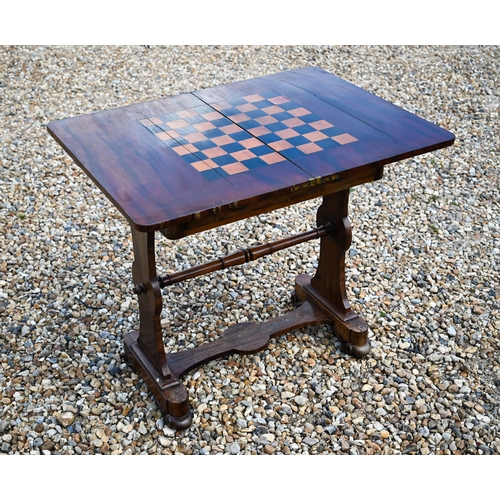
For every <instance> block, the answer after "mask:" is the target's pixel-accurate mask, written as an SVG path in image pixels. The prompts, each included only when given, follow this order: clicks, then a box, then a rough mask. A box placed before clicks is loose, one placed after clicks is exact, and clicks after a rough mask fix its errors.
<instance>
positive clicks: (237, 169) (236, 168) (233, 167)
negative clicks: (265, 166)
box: [222, 162, 248, 175]
mask: <svg viewBox="0 0 500 500" xmlns="http://www.w3.org/2000/svg"><path fill="white" fill-rule="evenodd" d="M222 170H224V171H225V172H227V173H228V174H230V175H234V174H239V173H241V172H246V171H247V170H248V168H247V167H245V165H243V164H242V163H240V162H236V163H230V164H229V165H226V166H224V167H222Z"/></svg>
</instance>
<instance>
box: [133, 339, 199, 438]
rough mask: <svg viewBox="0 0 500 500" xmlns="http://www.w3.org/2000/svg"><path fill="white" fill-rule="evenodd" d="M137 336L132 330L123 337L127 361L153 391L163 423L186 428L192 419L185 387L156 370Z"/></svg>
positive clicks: (180, 428) (173, 378) (181, 428)
mask: <svg viewBox="0 0 500 500" xmlns="http://www.w3.org/2000/svg"><path fill="white" fill-rule="evenodd" d="M138 337H139V332H137V331H133V332H130V333H129V334H128V335H126V336H125V338H124V344H125V356H126V358H127V362H128V363H130V364H131V365H132V366H133V367H134V368H135V370H136V371H137V372H138V373H139V375H140V376H141V378H142V379H143V380H144V382H145V383H146V385H147V386H148V387H149V389H150V390H151V392H152V393H153V396H154V398H155V399H156V402H157V403H158V406H159V407H160V409H161V411H162V413H163V415H164V419H165V423H166V424H167V425H168V426H169V427H171V428H172V429H176V430H183V429H186V428H187V427H189V426H190V425H191V422H192V420H193V415H192V413H191V410H190V408H189V405H188V393H187V391H186V388H185V387H184V385H182V383H181V382H180V381H179V380H178V379H176V378H175V377H172V378H170V379H165V378H164V377H163V376H162V375H161V374H160V373H159V372H158V370H157V369H156V368H155V366H154V365H153V364H152V363H151V362H150V361H149V359H148V357H147V356H146V354H145V353H144V351H143V350H142V349H141V347H140V345H139V344H138V343H137V339H138Z"/></svg>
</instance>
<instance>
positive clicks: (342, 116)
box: [48, 67, 454, 231]
mask: <svg viewBox="0 0 500 500" xmlns="http://www.w3.org/2000/svg"><path fill="white" fill-rule="evenodd" d="M259 92H260V93H264V92H274V93H275V94H277V95H283V96H286V97H287V98H288V99H290V100H291V101H292V102H295V103H298V104H299V105H300V106H301V107H303V108H305V109H307V110H309V111H310V112H311V113H312V114H314V115H316V116H318V117H320V118H321V119H322V120H326V121H328V122H329V123H331V124H333V125H334V126H335V127H337V128H338V129H340V130H341V131H342V132H345V133H348V134H350V135H352V136H353V137H355V138H356V139H357V140H356V141H355V142H352V143H349V144H347V145H344V146H339V147H335V148H329V149H326V150H324V151H320V152H317V153H314V154H309V155H300V156H297V155H295V156H290V154H289V153H290V152H289V151H288V150H281V151H279V152H278V153H279V154H280V155H281V157H282V159H281V161H278V162H277V163H273V164H271V165H268V166H265V167H260V168H255V169H249V170H247V171H245V172H242V173H238V174H236V175H225V176H222V175H215V176H214V178H213V179H211V180H210V181H208V182H207V178H206V176H205V175H204V173H203V172H198V171H197V170H196V169H194V168H193V167H191V165H190V164H189V163H188V162H187V161H186V159H185V157H183V156H180V155H179V154H177V153H176V152H175V151H174V150H173V149H172V148H171V147H169V146H167V145H166V144H165V142H164V141H162V140H160V139H158V137H157V136H156V135H155V133H152V132H151V131H150V130H149V129H148V128H147V127H146V126H145V125H144V124H143V123H142V122H141V120H144V119H148V118H155V117H161V116H163V115H168V114H169V113H174V112H176V113H179V112H183V111H186V110H190V109H193V108H197V107H199V106H207V108H208V109H209V110H212V111H216V109H215V108H214V107H213V106H215V105H216V104H217V103H220V102H221V101H231V100H232V99H237V98H239V97H240V96H242V95H243V96H248V95H253V94H259ZM221 113H222V114H224V110H221ZM299 118H300V117H299ZM239 125H243V124H242V123H241V122H240V123H239ZM241 128H244V127H243V126H242V127H241ZM48 130H49V132H50V133H51V134H52V136H53V137H54V138H55V139H56V141H58V142H59V143H60V144H61V146H62V147H63V148H64V149H65V150H66V151H67V152H68V154H70V156H71V157H72V158H73V159H74V160H75V162H76V163H77V164H78V165H79V166H80V167H81V168H83V169H84V170H85V172H86V173H87V174H88V175H89V176H90V177H91V178H92V179H93V180H94V182H95V183H96V184H97V185H98V186H99V187H100V188H101V189H102V191H103V192H104V193H105V194H106V195H107V196H108V197H109V199H110V200H111V201H112V202H113V203H114V204H115V206H116V207H117V208H118V209H119V210H120V211H121V212H122V213H123V214H124V215H125V217H127V219H128V220H129V221H130V223H131V224H133V225H134V226H135V227H136V228H137V229H139V230H141V231H149V230H157V229H161V228H167V227H172V226H179V225H182V224H187V225H189V224H190V223H191V224H194V225H196V224H198V223H199V221H203V224H208V223H209V222H210V221H211V220H213V219H216V221H217V222H219V221H221V220H227V219H226V218H225V215H226V214H227V213H230V214H231V215H232V218H233V219H234V218H235V216H236V215H237V218H245V217H247V216H248V214H250V213H251V212H252V208H253V207H254V206H255V205H256V204H257V205H258V207H262V206H263V205H262V203H265V208H267V209H270V208H271V209H272V208H273V207H272V206H271V207H270V206H268V204H272V205H276V206H285V205H288V204H291V203H296V202H297V201H302V200H304V199H307V198H309V197H310V195H311V194H313V195H315V196H320V195H322V194H323V193H324V192H325V191H327V190H328V188H330V187H332V185H336V184H339V183H340V182H339V181H342V180H343V179H345V176H346V175H348V176H349V179H350V183H355V180H354V178H355V177H356V176H357V175H359V176H360V179H361V178H362V177H363V176H366V175H369V174H371V175H372V176H373V173H374V170H375V169H376V168H377V167H382V166H383V165H385V164H387V163H391V162H394V161H397V160H401V159H404V158H408V157H411V156H414V155H416V154H421V153H424V152H427V151H431V150H433V149H437V148H439V147H444V146H447V145H450V144H451V143H452V142H453V139H454V137H453V135H452V134H450V133H449V132H447V131H445V130H443V129H441V128H439V127H437V126H435V125H432V124H430V123H429V122H427V121H424V120H422V119H421V118H419V117H417V116H415V115H413V114H411V113H408V112H406V111H404V110H402V109H401V108H399V107H397V106H394V105H392V104H390V103H388V102H387V101H384V100H382V99H380V98H378V97H376V96H374V95H372V94H370V93H368V92H366V91H364V90H362V89H360V88H358V87H356V86H354V85H352V84H350V83H348V82H346V81H344V80H342V79H340V78H337V77H335V76H333V75H331V74H330V73H327V72H326V71H324V70H322V69H319V68H315V67H310V68H303V69H297V70H291V71H285V72H283V73H278V74H276V75H270V76H265V77H261V78H256V79H252V80H247V81H243V82H239V83H233V84H229V85H223V86H220V87H216V88H213V89H206V90H201V91H198V92H194V93H190V94H182V95H177V96H173V97H166V98H164V99H158V100H156V101H150V102H145V103H140V104H132V105H130V106H125V107H121V108H117V109H112V110H109V111H101V112H96V113H92V114H89V115H83V116H78V117H74V118H68V119H64V120H59V121H56V122H52V123H50V124H49V125H48ZM158 131H159V132H161V130H160V129H158ZM295 151H296V149H295ZM288 158H290V159H288ZM330 176H331V178H330ZM318 178H319V179H318ZM312 179H318V181H317V182H318V184H314V185H312V186H309V185H308V183H311V180H312ZM307 191H310V193H309V192H307ZM259 210H260V208H259ZM216 225H218V224H216Z"/></svg>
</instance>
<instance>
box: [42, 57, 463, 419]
mask: <svg viewBox="0 0 500 500" xmlns="http://www.w3.org/2000/svg"><path fill="white" fill-rule="evenodd" d="M48 130H49V132H50V134H51V135H52V136H53V137H54V139H55V140H56V141H57V142H58V143H59V144H60V145H61V146H62V147H63V148H64V149H65V151H66V152H67V153H68V154H69V155H70V156H71V157H72V158H73V160H74V161H75V162H76V163H77V164H78V165H79V166H80V167H81V168H82V169H83V170H84V171H85V172H86V174H87V175H88V176H89V177H90V178H91V179H92V180H93V181H94V182H95V184H96V185H97V186H99V188H100V189H101V190H102V191H103V193H104V194H105V195H106V196H107V197H108V198H109V199H110V200H111V202H112V203H113V204H114V205H115V206H116V207H117V209H118V210H119V211H120V212H121V213H122V214H123V215H124V216H125V217H126V219H127V221H128V223H129V224H130V229H131V232H132V240H133V249H134V263H133V267H132V275H133V279H134V289H133V291H134V293H136V294H137V297H138V303H139V316H140V324H139V329H138V330H137V331H132V332H130V333H128V334H127V335H126V336H125V337H124V344H125V354H126V357H127V359H128V361H129V362H130V363H131V364H132V365H133V366H134V367H135V369H136V370H137V371H138V372H139V374H140V375H141V377H142V378H143V379H144V380H145V382H146V383H147V385H148V387H149V388H150V390H151V392H152V393H153V394H154V396H155V398H156V400H157V402H158V404H159V405H160V407H161V409H162V411H163V413H164V416H165V420H166V422H167V424H168V425H170V426H171V427H173V428H175V429H184V428H186V427H187V426H189V425H190V423H191V421H192V413H191V411H190V408H189V404H188V393H187V391H186V389H185V387H184V385H183V384H182V382H181V380H180V379H181V377H182V376H183V375H184V374H186V373H187V372H189V371H190V370H192V369H193V368H194V367H196V366H198V365H201V364H203V363H206V362H208V361H209V360H212V359H215V358H218V357H222V356H226V355H228V354H231V353H240V354H246V353H255V352H258V351H260V350H262V349H265V348H266V347H267V345H268V343H269V340H270V338H272V337H276V336H278V335H281V334H284V333H286V332H289V331H292V330H296V329H298V328H301V327H303V326H310V325H318V324H328V325H330V326H331V328H332V330H333V332H334V333H335V334H336V335H337V336H338V337H339V339H340V340H341V344H342V346H343V348H344V350H345V351H346V352H347V353H349V354H351V355H353V356H357V357H359V356H363V355H365V354H367V353H368V352H369V350H370V343H369V340H368V326H367V324H366V322H365V321H364V320H363V319H362V318H361V317H360V316H359V315H358V314H356V313H355V312H354V311H353V310H352V308H351V306H350V304H349V300H348V298H347V295H346V287H345V270H344V268H345V253H346V251H347V250H348V248H349V246H350V243H351V227H350V223H349V219H348V201H349V190H350V188H352V187H353V186H356V185H359V184H363V183H366V182H372V181H375V180H378V179H380V178H381V177H382V174H383V167H384V165H386V164H388V163H391V162H395V161H399V160H403V159H406V158H409V157H412V156H415V155H419V154H423V153H427V152H429V151H433V150H436V149H439V148H443V147H446V146H450V145H451V144H453V142H454V136H453V134H451V133H450V132H448V131H446V130H444V129H442V128H440V127H438V126H436V125H434V124H432V123H429V122H428V121H425V120H423V119H421V118H419V117H417V116H415V115H414V114H411V113H409V112H407V111H404V110H403V109H401V108H399V107H397V106H394V105H393V104H390V103H389V102H387V101H385V100H383V99H380V98H378V97H376V96H374V95H373V94H370V93H368V92H366V91H364V90H362V89H360V88H358V87H356V86H354V85H352V84H350V83H348V82H346V81H344V80H342V79H340V78H338V77H336V76H334V75H332V74H330V73H328V72H326V71H324V70H322V69H320V68H316V67H307V68H302V69H294V70H289V71H285V72H282V73H278V74H275V75H269V76H264V77H260V78H255V79H251V80H247V81H243V82H238V83H232V84H229V85H222V86H218V87H215V88H210V89H203V90H199V91H197V92H192V93H186V94H181V95H176V96H172V97H166V98H163V99H158V100H154V101H151V102H145V103H141V104H132V105H129V106H124V107H121V108H117V109H112V110H109V111H102V112H96V113H92V114H88V115H84V116H78V117H74V118H67V119H63V120H58V121H53V122H51V123H50V124H49V125H48ZM316 197H322V198H323V202H322V205H321V206H320V208H319V210H318V213H317V224H318V227H317V228H314V229H311V230H310V231H307V232H305V233H303V234H299V235H295V236H291V237H288V238H285V239H283V240H280V241H275V242H269V243H263V244H261V245H257V246H254V247H250V248H247V249H244V250H241V251H238V252H235V253H233V254H231V255H228V256H226V257H223V258H220V259H217V260H215V261H213V262H207V263H205V264H201V265H198V266H195V267H192V268H191V269H189V270H185V271H179V272H174V273H172V274H168V275H166V276H158V273H157V269H156V261H155V259H156V257H155V233H156V231H160V232H161V233H162V234H163V235H164V236H166V237H167V238H169V239H172V240H175V239H179V238H183V237H185V236H187V235H191V234H195V233H198V232H201V231H205V230H207V229H211V228H215V227H218V226H221V225H224V224H228V223H230V222H234V221H237V220H241V219H245V218H248V217H250V216H255V215H258V214H261V213H263V212H268V211H271V210H275V209H278V208H282V207H286V206H289V205H292V204H295V203H298V202H301V201H304V200H309V199H312V198H316ZM311 238H321V240H320V241H321V244H320V255H319V261H318V267H317V270H316V273H315V275H314V276H313V277H310V276H308V275H300V276H297V278H296V281H295V294H294V299H295V302H296V305H297V307H296V308H295V309H294V310H292V311H291V312H288V313H287V314H284V315H282V316H281V317H277V318H273V319H271V320H269V321H267V322H245V323H240V324H237V325H233V326H231V327H229V328H228V329H227V330H226V331H225V333H224V334H223V335H222V336H220V337H219V338H218V339H217V340H214V341H212V342H208V343H204V344H201V345H199V346H198V347H196V348H192V349H187V350H184V351H179V352H175V353H168V352H166V350H165V345H164V342H163V338H162V327H161V324H160V316H161V311H162V292H161V290H162V288H164V287H167V286H170V285H172V284H174V283H178V282H180V281H183V280H186V279H189V278H193V277H195V276H200V275H202V274H205V273H209V272H213V271H216V270H218V269H225V268H228V267H231V266H234V265H239V264H242V263H244V262H248V261H251V260H254V259H257V258H259V257H262V256H264V255H268V254H270V253H273V252H275V251H278V250H281V249H284V248H287V247H291V246H293V245H296V244H298V243H302V242H306V241H308V240H310V239H311Z"/></svg>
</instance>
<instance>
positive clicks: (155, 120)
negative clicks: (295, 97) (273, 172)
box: [140, 91, 358, 179]
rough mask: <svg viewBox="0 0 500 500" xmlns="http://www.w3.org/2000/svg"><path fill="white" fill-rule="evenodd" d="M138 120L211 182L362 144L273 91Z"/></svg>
mask: <svg viewBox="0 0 500 500" xmlns="http://www.w3.org/2000/svg"><path fill="white" fill-rule="evenodd" d="M140 121H141V123H142V124H143V125H145V126H146V127H147V128H148V129H149V130H150V131H151V132H153V133H154V134H155V135H156V137H158V139H159V140H161V141H163V143H164V144H165V145H166V146H168V147H170V148H171V149H172V150H173V151H175V152H176V153H177V154H178V155H180V156H181V157H183V159H184V160H186V161H187V162H188V163H190V164H191V165H192V166H193V167H194V168H195V169H196V170H197V171H198V172H202V173H203V175H204V176H205V177H206V178H207V179H210V178H217V177H218V176H219V175H220V176H223V177H224V176H228V175H234V174H238V173H241V172H246V171H247V170H251V169H255V168H259V167H267V166H269V165H273V164H274V163H278V162H282V161H284V160H285V159H286V160H289V161H292V162H294V160H297V159H298V157H300V156H304V155H311V154H314V153H317V152H319V151H324V150H326V149H330V148H334V147H339V146H342V145H345V144H349V143H351V142H355V141H357V140H358V139H356V137H354V136H352V135H351V134H349V133H347V132H345V131H344V130H342V129H341V128H339V127H337V126H335V125H334V124H333V123H330V122H329V121H327V120H324V119H322V118H321V117H320V116H318V115H317V114H315V113H313V112H311V111H310V110H308V109H306V108H304V107H303V106H300V105H299V104H297V103H295V102H293V101H292V100H291V99H289V98H288V97H286V96H284V95H280V94H278V93H276V92H273V91H267V92H260V93H258V94H251V95H244V96H241V97H237V98H234V99H230V100H228V101H221V102H216V103H212V104H211V105H210V106H208V105H206V104H203V105H200V106H196V107H194V108H190V109H186V110H182V111H178V112H175V113H168V114H165V115H160V116H153V117H151V118H146V119H143V120H140Z"/></svg>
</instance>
